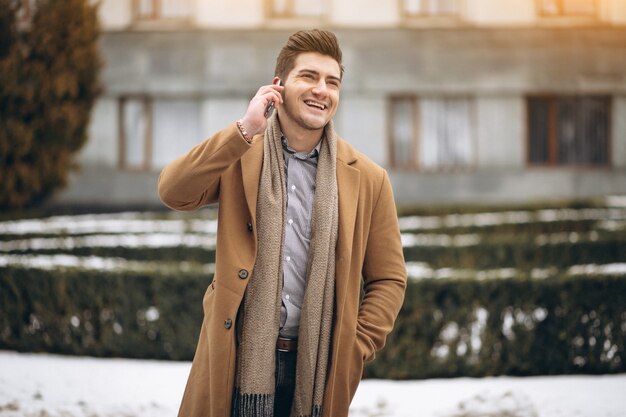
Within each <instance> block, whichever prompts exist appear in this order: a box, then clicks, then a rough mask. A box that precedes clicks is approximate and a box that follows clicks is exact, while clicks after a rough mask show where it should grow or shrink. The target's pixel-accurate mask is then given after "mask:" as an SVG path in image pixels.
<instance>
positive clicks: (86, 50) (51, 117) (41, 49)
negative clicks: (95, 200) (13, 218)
mask: <svg viewBox="0 0 626 417" xmlns="http://www.w3.org/2000/svg"><path fill="white" fill-rule="evenodd" d="M17 3H19V2H15V1H14V0H0V28H1V29H0V32H1V33H0V39H1V40H0V80H2V81H1V82H0V115H2V116H1V117H0V162H1V163H0V210H3V209H15V208H20V207H25V206H29V205H33V204H36V203H37V202H39V201H41V200H43V199H44V198H46V197H47V196H49V195H50V194H51V193H52V192H53V191H54V190H56V189H57V188H59V187H60V186H63V185H64V184H65V182H66V179H67V176H68V173H69V171H70V169H71V168H72V167H73V164H74V163H73V162H72V156H73V155H74V153H75V152H76V151H78V150H79V149H80V148H81V147H82V146H83V144H84V143H85V141H86V138H87V126H88V124H89V115H90V112H91V108H92V106H93V104H94V101H95V99H96V97H97V95H98V94H99V92H100V86H99V83H98V80H97V76H98V71H99V69H100V66H101V59H100V55H99V53H98V50H97V40H98V36H99V30H98V25H97V16H96V6H92V5H90V4H89V3H90V2H88V1H87V0H41V1H38V2H36V4H37V7H36V12H35V15H34V16H33V20H32V22H30V23H28V24H26V25H21V26H20V25H18V24H17V14H16V13H17V10H18V9H17V7H16V4H17Z"/></svg>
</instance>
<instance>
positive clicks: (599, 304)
mask: <svg viewBox="0 0 626 417" xmlns="http://www.w3.org/2000/svg"><path fill="white" fill-rule="evenodd" d="M625 278H626V277H624V276H578V277H560V278H554V279H546V280H531V279H507V280H486V281H478V280H422V281H414V282H411V283H410V285H409V286H408V288H407V293H406V298H405V302H404V305H403V307H402V311H401V312H400V316H399V318H398V321H397V323H396V327H395V329H394V332H393V333H392V334H391V335H390V336H389V339H388V342H387V347H386V348H385V349H384V350H383V351H382V352H380V353H379V355H378V359H377V360H376V361H375V362H373V363H371V364H369V365H368V366H367V367H366V370H365V375H366V376H367V377H375V378H395V379H419V378H433V377H455V376H474V377H481V376H487V375H501V374H507V375H544V374H571V373H591V374H601V373H611V372H624V371H625V370H626V352H625V348H626V305H625V304H624V299H626V279H625ZM444 353H446V354H444Z"/></svg>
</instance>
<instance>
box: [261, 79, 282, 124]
mask: <svg viewBox="0 0 626 417" xmlns="http://www.w3.org/2000/svg"><path fill="white" fill-rule="evenodd" d="M274 84H275V85H283V80H281V79H280V78H277V79H276V81H274ZM273 111H274V102H273V101H270V103H269V104H268V105H267V107H266V108H265V113H263V114H264V116H265V118H266V119H267V118H268V117H270V116H271V115H272V112H273Z"/></svg>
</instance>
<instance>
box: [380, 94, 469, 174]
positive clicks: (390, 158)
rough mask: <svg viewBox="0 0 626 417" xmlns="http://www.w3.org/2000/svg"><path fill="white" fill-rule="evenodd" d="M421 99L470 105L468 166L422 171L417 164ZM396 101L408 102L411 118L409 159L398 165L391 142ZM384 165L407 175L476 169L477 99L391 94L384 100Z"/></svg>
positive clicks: (392, 141)
mask: <svg viewBox="0 0 626 417" xmlns="http://www.w3.org/2000/svg"><path fill="white" fill-rule="evenodd" d="M424 99H436V100H466V101H467V102H468V104H469V108H468V115H467V116H468V118H469V120H468V123H469V127H470V132H469V134H470V139H469V140H470V146H471V148H472V155H471V158H470V160H469V162H468V164H467V165H463V166H459V165H457V166H454V165H444V166H437V167H432V168H430V167H428V168H425V167H423V166H422V165H421V163H420V148H421V142H422V137H421V129H420V128H421V124H422V121H421V120H420V117H419V114H420V106H421V101H422V100H424ZM396 100H411V114H412V115H413V116H412V123H411V125H412V133H413V136H412V138H411V144H410V158H409V162H408V163H407V164H398V163H397V162H396V161H395V150H396V149H395V140H394V125H393V117H394V115H393V102H394V101H396ZM386 120H387V122H386V124H387V129H386V131H387V146H386V149H387V152H388V154H387V163H388V166H389V167H390V169H392V170H394V171H407V172H415V171H417V172H419V173H422V174H426V173H434V174H441V173H467V172H472V171H475V170H476V167H477V163H478V140H477V121H478V117H477V107H476V99H475V97H474V96H472V95H469V94H423V95H420V94H392V95H389V96H388V97H387V116H386Z"/></svg>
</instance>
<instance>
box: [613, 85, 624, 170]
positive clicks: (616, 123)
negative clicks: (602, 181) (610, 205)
mask: <svg viewBox="0 0 626 417" xmlns="http://www.w3.org/2000/svg"><path fill="white" fill-rule="evenodd" d="M611 120H612V122H613V131H612V132H611V139H612V143H611V147H612V148H611V151H612V152H611V153H612V155H613V161H612V162H613V167H614V168H615V169H617V170H626V95H618V96H615V97H613V114H612V115H611ZM625 175H626V173H625ZM623 181H624V182H626V176H625V177H624V178H623Z"/></svg>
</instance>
